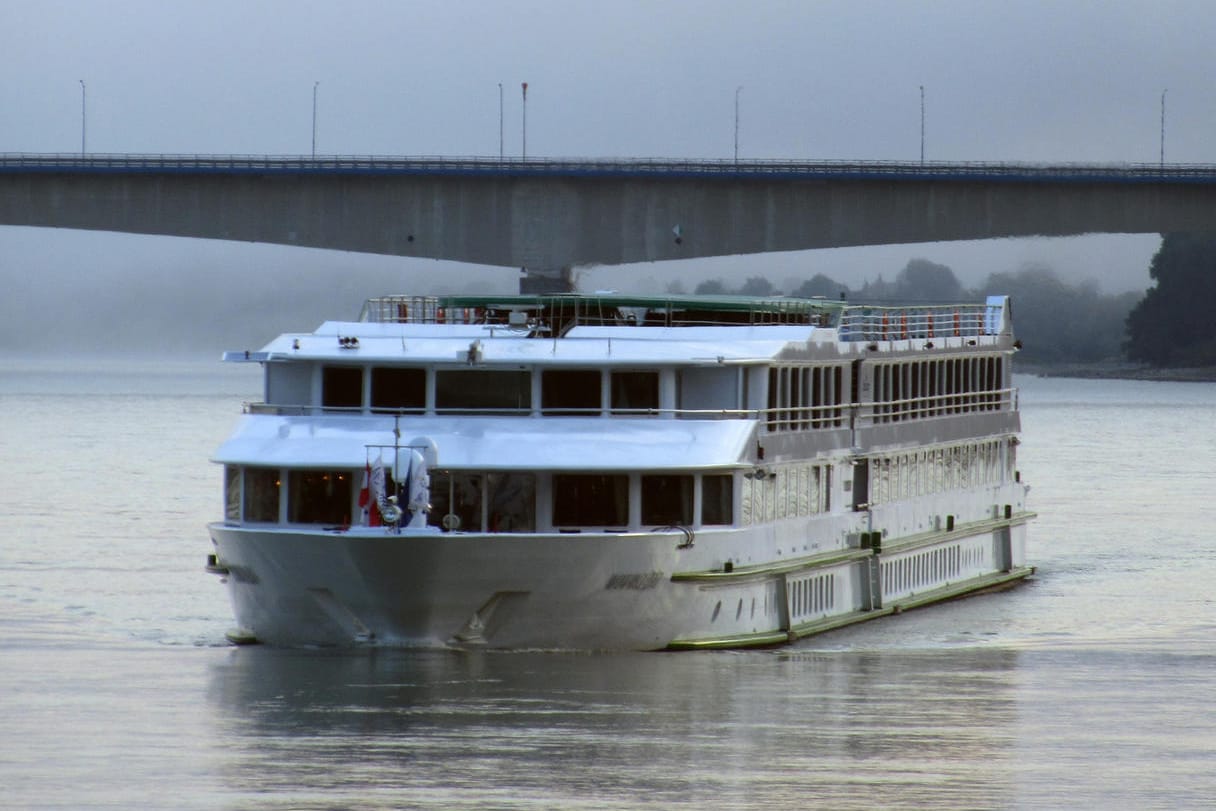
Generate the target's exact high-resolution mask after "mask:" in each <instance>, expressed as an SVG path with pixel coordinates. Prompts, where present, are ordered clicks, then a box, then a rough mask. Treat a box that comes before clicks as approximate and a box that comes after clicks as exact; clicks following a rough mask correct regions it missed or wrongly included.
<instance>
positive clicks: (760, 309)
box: [359, 295, 1004, 341]
mask: <svg viewBox="0 0 1216 811" xmlns="http://www.w3.org/2000/svg"><path fill="white" fill-rule="evenodd" d="M516 316H518V318H517V317H516ZM1003 318H1004V316H1003V313H1002V308H1001V306H999V305H994V304H992V303H982V304H977V303H966V304H934V305H892V306H888V305H874V304H845V303H843V302H834V301H828V300H826V299H800V298H782V297H770V298H748V297H743V296H738V297H731V296H717V297H713V296H706V297H696V296H679V297H667V298H664V297H658V296H655V297H629V296H620V295H587V296H581V295H555V296H535V297H530V296H507V295H504V296H499V297H493V296H445V297H439V296H381V297H379V298H373V299H368V300H367V301H366V302H365V303H364V305H363V311H362V313H361V314H360V316H359V320H360V321H370V322H375V323H389V324H406V323H412V324H503V325H506V326H513V327H518V328H520V329H530V330H532V331H533V333H532V334H544V335H549V334H551V333H550V326H551V325H558V326H560V332H563V333H564V332H565V330H568V329H569V328H570V327H572V326H577V325H580V324H584V325H595V326H604V325H612V324H617V325H621V326H632V325H648V326H667V327H670V326H741V325H761V324H806V325H808V326H818V327H831V326H835V327H837V328H838V329H839V337H840V340H842V341H894V340H901V339H930V338H939V337H948V336H954V337H965V338H974V337H977V336H980V335H994V334H996V333H997V332H999V331H1000V329H1001V328H1002V326H1003Z"/></svg>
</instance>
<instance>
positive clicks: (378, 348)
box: [226, 321, 835, 366]
mask: <svg viewBox="0 0 1216 811" xmlns="http://www.w3.org/2000/svg"><path fill="white" fill-rule="evenodd" d="M816 332H819V333H831V335H830V336H828V335H825V334H821V335H818V336H816V335H815V333H816ZM834 336H835V330H829V329H824V328H817V327H811V326H807V325H763V326H730V327H599V326H580V327H575V328H573V329H571V330H570V331H569V332H568V333H567V334H566V335H565V336H563V337H561V338H558V339H556V340H555V339H552V338H543V337H534V338H529V337H526V336H525V335H524V334H522V333H520V332H514V331H512V330H509V329H507V328H505V327H501V326H499V327H489V326H485V325H468V324H426V325H420V324H377V323H363V322H343V321H327V322H325V323H324V324H322V325H321V326H320V327H318V328H317V330H316V331H315V332H312V333H300V334H287V335H282V336H280V337H278V338H276V339H275V340H274V341H271V342H270V343H269V344H267V345H266V346H265V347H264V348H263V349H262V350H261V351H260V352H255V353H249V354H248V356H247V357H246V356H243V355H242V353H229V354H228V355H227V356H226V357H227V358H228V359H231V360H241V359H248V360H258V361H262V360H292V359H300V360H314V361H315V360H321V361H340V362H348V363H349V362H369V361H376V362H386V361H395V362H402V361H405V360H408V362H410V363H445V362H446V363H458V362H459V363H463V362H465V361H466V359H467V357H468V352H469V349H470V346H471V345H472V344H474V343H475V342H477V343H478V349H479V351H480V354H481V361H480V363H481V364H483V365H490V366H493V365H498V364H506V365H511V364H532V363H543V364H550V365H565V364H580V365H587V364H593V365H598V364H612V365H629V364H655V363H724V362H730V363H746V362H760V361H763V360H768V359H771V358H773V357H774V356H776V355H777V354H779V353H780V352H781V350H782V349H784V348H785V347H787V346H788V345H789V344H791V343H796V344H806V343H807V342H809V341H812V340H813V339H814V338H816V337H818V338H820V339H822V338H825V337H834ZM350 338H357V339H358V341H357V345H355V346H352V344H351V342H350V340H349V339H350ZM339 339H346V343H341V342H340V341H339Z"/></svg>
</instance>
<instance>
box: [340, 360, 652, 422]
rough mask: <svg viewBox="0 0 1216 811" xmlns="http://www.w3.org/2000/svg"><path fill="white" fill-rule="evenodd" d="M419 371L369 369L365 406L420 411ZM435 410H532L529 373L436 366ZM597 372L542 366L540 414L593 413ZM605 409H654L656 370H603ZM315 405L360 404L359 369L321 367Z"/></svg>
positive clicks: (423, 388) (422, 375)
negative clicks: (606, 395)
mask: <svg viewBox="0 0 1216 811" xmlns="http://www.w3.org/2000/svg"><path fill="white" fill-rule="evenodd" d="M426 378H427V374H426V370H425V369H411V368H401V367H383V366H373V367H371V381H370V383H371V386H370V402H369V404H368V405H369V407H370V408H371V409H372V410H373V411H377V410H381V411H394V412H398V411H400V412H406V413H422V412H423V411H425V410H426V407H427V380H426ZM434 380H435V382H434V386H435V409H436V410H437V411H444V412H448V413H453V414H477V413H497V412H504V413H528V412H530V411H531V410H532V373H531V372H529V371H526V370H514V369H508V370H494V369H436V370H435V378H434ZM602 384H603V375H602V374H601V373H600V371H599V370H597V369H548V370H545V371H543V372H542V373H541V385H540V397H541V410H542V413H544V414H545V415H549V416H589V415H590V416H594V415H597V414H599V413H600V411H601V408H602V403H601V393H600V392H601V386H602ZM608 387H609V400H608V403H609V408H610V409H611V410H612V413H614V414H622V413H637V412H648V411H653V410H657V409H658V407H659V373H658V372H656V371H614V372H611V373H610V374H609V381H608ZM321 405H322V406H323V407H325V408H350V409H357V408H362V406H363V367H360V366H326V367H324V368H323V369H322V378H321Z"/></svg>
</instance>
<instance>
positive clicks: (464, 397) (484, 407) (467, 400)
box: [435, 369, 532, 414]
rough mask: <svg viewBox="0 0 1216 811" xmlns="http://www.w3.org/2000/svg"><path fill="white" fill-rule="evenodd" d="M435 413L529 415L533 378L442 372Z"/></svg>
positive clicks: (509, 373)
mask: <svg viewBox="0 0 1216 811" xmlns="http://www.w3.org/2000/svg"><path fill="white" fill-rule="evenodd" d="M435 409H436V410H437V411H448V412H451V413H457V414H487V413H488V414H494V413H499V412H519V411H523V412H527V411H530V410H531V409H532V380H531V375H530V374H529V373H528V372H526V371H497V370H485V369H440V370H438V371H436V372H435Z"/></svg>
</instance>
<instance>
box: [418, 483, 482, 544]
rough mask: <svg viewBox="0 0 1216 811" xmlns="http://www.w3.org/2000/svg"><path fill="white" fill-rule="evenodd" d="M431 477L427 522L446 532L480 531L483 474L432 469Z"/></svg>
mask: <svg viewBox="0 0 1216 811" xmlns="http://www.w3.org/2000/svg"><path fill="white" fill-rule="evenodd" d="M430 476H431V510H430V512H429V513H428V515H427V523H429V524H430V525H431V526H436V527H442V528H443V529H446V530H449V531H453V530H460V531H462V532H481V530H482V526H481V477H482V474H480V473H453V472H451V471H447V470H432V471H431V472H430Z"/></svg>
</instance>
